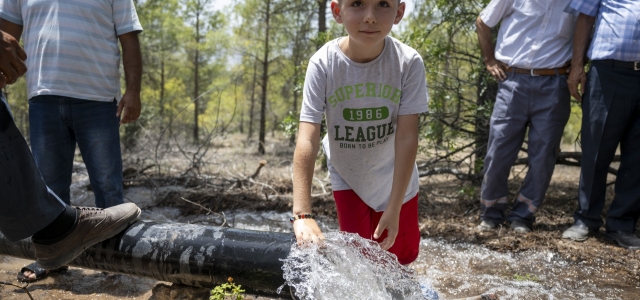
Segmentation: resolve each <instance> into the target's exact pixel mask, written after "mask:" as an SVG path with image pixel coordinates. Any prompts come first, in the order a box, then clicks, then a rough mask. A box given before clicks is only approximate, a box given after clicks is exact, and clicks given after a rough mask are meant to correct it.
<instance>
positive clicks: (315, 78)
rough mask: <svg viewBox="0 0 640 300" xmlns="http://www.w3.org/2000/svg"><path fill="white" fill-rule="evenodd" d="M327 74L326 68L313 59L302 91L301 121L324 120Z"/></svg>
mask: <svg viewBox="0 0 640 300" xmlns="http://www.w3.org/2000/svg"><path fill="white" fill-rule="evenodd" d="M326 86H327V75H326V72H325V70H324V69H323V68H322V67H321V66H320V65H319V64H318V62H315V61H314V60H313V59H312V60H311V61H309V65H308V66H307V74H306V76H305V78H304V90H303V91H302V109H301V110H300V121H302V122H310V123H320V122H322V116H323V115H324V109H325V99H326Z"/></svg>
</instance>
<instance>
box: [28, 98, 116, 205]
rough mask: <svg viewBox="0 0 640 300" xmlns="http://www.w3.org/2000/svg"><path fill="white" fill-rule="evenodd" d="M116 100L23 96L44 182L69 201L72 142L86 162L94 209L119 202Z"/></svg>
mask: <svg viewBox="0 0 640 300" xmlns="http://www.w3.org/2000/svg"><path fill="white" fill-rule="evenodd" d="M116 112H117V105H116V102H115V101H113V102H98V101H88V100H81V99H74V98H69V97H62V96H54V95H41V96H36V97H33V98H31V99H29V125H30V126H29V127H30V128H29V129H30V133H31V150H32V151H33V155H34V157H35V160H36V163H37V165H38V168H39V169H40V172H41V173H42V176H43V177H44V180H45V182H46V183H47V185H48V186H49V187H50V188H51V189H52V190H53V191H54V192H55V193H56V195H58V196H59V197H60V198H61V199H62V201H64V202H65V203H67V204H69V202H70V185H71V173H72V170H73V156H74V153H75V148H76V143H77V145H78V147H79V148H80V153H81V154H82V159H83V160H84V163H85V165H86V166H87V172H88V173H89V181H90V182H91V188H92V189H93V192H94V194H95V199H96V207H100V208H107V207H111V206H114V205H118V204H122V203H123V202H124V191H123V185H122V155H121V152H120V133H119V128H120V125H119V123H120V119H119V118H118V117H116Z"/></svg>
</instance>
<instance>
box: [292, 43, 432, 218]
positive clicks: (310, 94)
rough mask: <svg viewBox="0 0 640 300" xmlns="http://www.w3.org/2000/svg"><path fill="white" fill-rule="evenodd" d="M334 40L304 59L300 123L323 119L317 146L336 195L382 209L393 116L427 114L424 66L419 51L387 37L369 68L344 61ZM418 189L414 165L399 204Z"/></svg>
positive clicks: (385, 198)
mask: <svg viewBox="0 0 640 300" xmlns="http://www.w3.org/2000/svg"><path fill="white" fill-rule="evenodd" d="M338 41H339V38H338V39H335V40H333V41H330V42H329V43H327V44H326V45H324V46H323V47H322V48H321V49H320V50H318V52H316V53H315V54H314V55H313V57H311V60H310V61H309V66H308V68H307V74H306V78H305V83H304V91H303V103H302V110H301V113H300V121H303V122H310V123H320V122H321V121H322V116H323V115H324V114H326V118H327V135H326V136H325V138H324V139H323V142H322V145H323V148H324V150H325V152H326V154H327V160H328V165H329V172H330V178H331V185H332V188H333V190H334V191H339V190H348V189H352V190H353V191H354V192H355V193H356V194H357V195H358V196H359V197H360V198H361V199H362V200H363V201H364V202H365V203H366V204H367V205H369V206H370V207H371V208H373V209H374V210H376V211H384V210H385V209H386V207H387V204H388V203H389V200H390V195H391V187H392V184H393V168H394V162H395V145H394V144H395V136H396V135H395V129H396V125H397V122H398V115H410V114H418V113H422V112H426V111H428V96H427V83H426V76H425V71H424V64H423V62H422V58H421V57H420V55H419V54H418V52H417V51H416V50H414V49H413V48H411V47H409V46H407V45H405V44H403V43H401V42H400V41H398V40H396V39H394V38H392V37H386V38H385V45H384V49H383V50H382V53H381V54H380V55H379V56H378V57H377V58H376V59H374V60H373V61H371V62H368V63H357V62H354V61H352V60H351V59H349V58H348V57H347V56H346V55H345V54H344V53H343V52H342V51H341V50H340V47H339V46H338ZM418 188H419V183H418V168H417V166H416V165H415V164H414V167H413V174H412V176H411V181H410V182H409V186H408V187H407V191H406V193H405V197H404V201H403V203H404V202H407V201H409V200H410V199H411V198H413V197H414V196H415V195H416V194H417V193H418Z"/></svg>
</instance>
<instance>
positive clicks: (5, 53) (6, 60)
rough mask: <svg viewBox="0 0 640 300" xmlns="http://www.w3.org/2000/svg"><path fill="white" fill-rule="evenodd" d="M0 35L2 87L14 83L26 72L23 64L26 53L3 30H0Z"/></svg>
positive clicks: (0, 75)
mask: <svg viewBox="0 0 640 300" xmlns="http://www.w3.org/2000/svg"><path fill="white" fill-rule="evenodd" d="M0 35H1V37H0V72H2V74H0V87H4V86H5V85H6V84H12V83H15V82H16V80H18V78H20V77H21V76H22V75H24V73H26V72H27V66H26V65H25V64H24V61H25V60H26V59H27V53H25V52H24V49H22V47H20V44H18V41H17V40H16V39H15V38H13V36H11V35H10V34H8V33H6V32H3V31H0Z"/></svg>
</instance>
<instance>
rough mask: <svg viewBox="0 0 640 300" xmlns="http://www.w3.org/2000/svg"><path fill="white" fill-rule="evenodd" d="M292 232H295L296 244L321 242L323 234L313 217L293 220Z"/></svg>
mask: <svg viewBox="0 0 640 300" xmlns="http://www.w3.org/2000/svg"><path fill="white" fill-rule="evenodd" d="M293 232H294V233H295V234H296V240H298V245H302V244H304V243H308V242H311V243H314V244H320V245H321V244H322V242H323V241H324V235H323V234H322V231H321V230H320V226H318V223H316V220H314V219H299V220H296V221H295V222H293Z"/></svg>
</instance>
